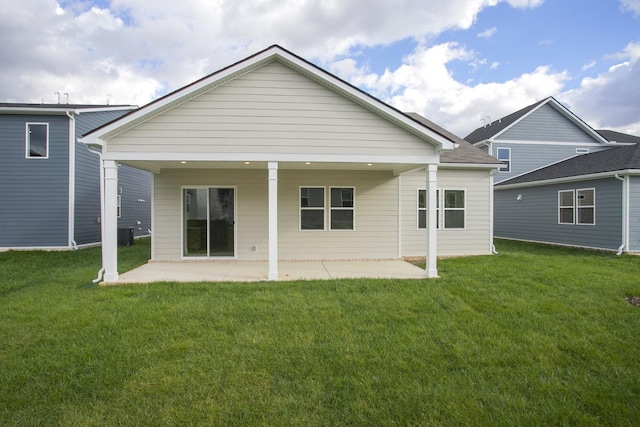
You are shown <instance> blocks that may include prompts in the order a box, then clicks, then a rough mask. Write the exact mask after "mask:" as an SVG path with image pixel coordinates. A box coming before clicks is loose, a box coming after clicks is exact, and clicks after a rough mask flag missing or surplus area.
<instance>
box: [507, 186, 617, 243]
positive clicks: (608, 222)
mask: <svg viewBox="0 0 640 427" xmlns="http://www.w3.org/2000/svg"><path fill="white" fill-rule="evenodd" d="M582 188H595V190H596V194H595V197H596V224H595V225H564V224H563V225H561V224H558V191H561V190H574V189H582ZM518 195H522V200H520V201H518V200H517V196H518ZM494 202H495V209H494V234H495V236H496V237H502V238H507V239H518V240H529V241H536V242H547V243H557V244H564V245H572V246H582V247H588V248H599V249H608V250H615V249H618V247H619V246H620V244H621V242H622V183H621V182H620V181H619V180H617V179H614V178H611V179H602V180H593V181H580V182H575V183H563V184H556V185H548V186H541V187H530V188H519V189H517V188H516V189H509V190H499V191H495V195H494Z"/></svg>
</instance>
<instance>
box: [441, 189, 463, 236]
mask: <svg viewBox="0 0 640 427" xmlns="http://www.w3.org/2000/svg"><path fill="white" fill-rule="evenodd" d="M464 198H465V197H464V190H444V203H443V207H444V228H464V224H465V210H466V208H465V201H464Z"/></svg>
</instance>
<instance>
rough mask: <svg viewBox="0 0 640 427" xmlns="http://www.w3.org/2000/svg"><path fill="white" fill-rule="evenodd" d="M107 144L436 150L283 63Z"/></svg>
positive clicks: (161, 148) (234, 149)
mask: <svg viewBox="0 0 640 427" xmlns="http://www.w3.org/2000/svg"><path fill="white" fill-rule="evenodd" d="M107 150H108V151H114V152H123V153H124V152H145V153H146V152H154V153H178V152H179V153H209V154H211V153H255V152H260V153H265V154H267V153H270V154H290V153H301V152H308V153H312V154H316V155H322V154H325V155H334V156H338V157H339V156H348V155H359V154H366V155H379V156H389V155H402V156H407V157H409V156H429V155H435V148H434V146H433V145H431V144H429V143H428V142H425V141H423V140H421V139H420V138H419V137H417V136H415V135H413V134H412V133H410V132H409V131H405V130H404V129H402V128H400V127H398V126H396V125H394V124H392V123H389V122H388V121H386V120H382V119H381V118H380V117H379V116H378V115H376V114H374V113H373V112H371V111H369V110H368V109H366V108H364V107H363V106H361V105H359V104H357V103H355V102H353V101H351V100H349V99H347V98H345V97H344V96H342V95H340V94H337V93H335V92H333V91H332V90H330V89H328V88H326V87H324V86H322V85H320V84H319V83H317V82H315V81H313V80H312V79H310V78H308V77H306V76H304V75H302V74H300V73H298V72H297V71H294V70H292V69H290V68H288V67H286V66H284V65H282V64H281V63H278V62H273V63H270V64H267V65H265V66H263V67H261V68H259V69H257V70H254V71H253V72H251V73H248V74H245V75H243V76H240V77H238V78H236V79H235V80H232V81H229V82H227V83H225V84H223V85H222V86H219V87H215V88H213V89H212V90H211V91H209V92H206V93H203V94H202V95H200V96H198V97H196V98H194V99H193V100H191V101H189V102H186V103H184V104H182V105H180V106H178V107H175V108H174V109H171V110H169V111H166V112H164V113H163V114H162V115H158V116H156V117H153V118H151V119H149V120H148V121H146V122H144V123H141V124H138V125H137V126H135V127H134V128H132V129H130V130H128V131H127V132H125V133H123V134H122V135H119V136H116V137H114V138H112V139H110V140H109V143H108V144H107Z"/></svg>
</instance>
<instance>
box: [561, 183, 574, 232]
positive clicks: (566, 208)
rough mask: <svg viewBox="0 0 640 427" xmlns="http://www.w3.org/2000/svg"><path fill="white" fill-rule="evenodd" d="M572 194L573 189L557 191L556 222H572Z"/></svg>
mask: <svg viewBox="0 0 640 427" xmlns="http://www.w3.org/2000/svg"><path fill="white" fill-rule="evenodd" d="M574 195H575V191H573V190H563V191H558V224H573V223H575V220H574V211H575V208H574V207H575V204H574Z"/></svg>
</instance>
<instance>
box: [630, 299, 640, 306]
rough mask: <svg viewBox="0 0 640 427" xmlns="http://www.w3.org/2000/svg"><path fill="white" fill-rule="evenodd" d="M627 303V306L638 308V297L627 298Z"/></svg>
mask: <svg viewBox="0 0 640 427" xmlns="http://www.w3.org/2000/svg"><path fill="white" fill-rule="evenodd" d="M627 301H629V304H632V305H635V306H636V307H640V297H629V298H627Z"/></svg>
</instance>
